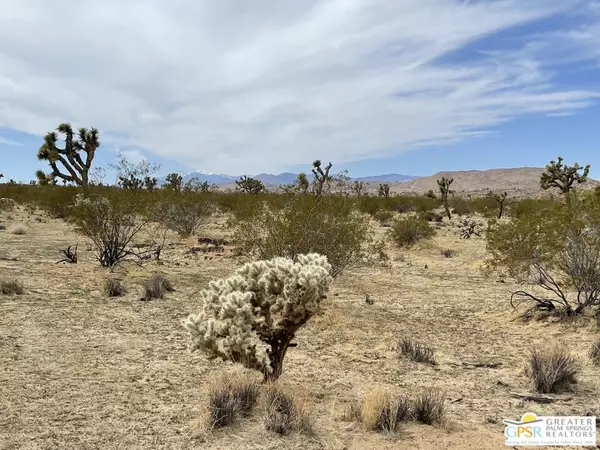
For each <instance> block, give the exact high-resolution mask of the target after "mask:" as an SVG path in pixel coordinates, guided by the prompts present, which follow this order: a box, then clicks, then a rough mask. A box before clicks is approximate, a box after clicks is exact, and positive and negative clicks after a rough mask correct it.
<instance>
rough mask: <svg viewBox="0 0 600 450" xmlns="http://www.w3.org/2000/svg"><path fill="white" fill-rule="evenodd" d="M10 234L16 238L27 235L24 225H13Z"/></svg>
mask: <svg viewBox="0 0 600 450" xmlns="http://www.w3.org/2000/svg"><path fill="white" fill-rule="evenodd" d="M10 232H11V233H12V234H15V235H17V236H23V235H25V234H27V228H26V227H25V225H15V226H14V227H12V228H11V229H10Z"/></svg>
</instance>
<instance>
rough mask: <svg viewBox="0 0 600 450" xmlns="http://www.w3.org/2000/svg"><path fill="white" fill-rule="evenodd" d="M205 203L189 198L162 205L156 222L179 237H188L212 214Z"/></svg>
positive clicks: (207, 203)
mask: <svg viewBox="0 0 600 450" xmlns="http://www.w3.org/2000/svg"><path fill="white" fill-rule="evenodd" d="M213 210H214V209H213V207H212V205H211V204H210V203H209V202H207V201H204V202H203V201H200V200H199V199H196V198H193V197H190V198H183V199H177V200H175V201H174V202H172V203H168V204H165V205H162V206H161V207H160V208H159V210H158V220H159V221H160V222H162V223H163V224H164V225H165V226H166V227H167V228H169V229H171V230H173V231H175V232H177V233H178V234H179V235H180V236H181V237H187V236H190V235H192V234H194V233H196V231H197V230H198V228H199V227H200V226H201V225H202V224H203V223H205V222H206V221H207V220H208V219H209V218H210V215H211V214H212V212H213Z"/></svg>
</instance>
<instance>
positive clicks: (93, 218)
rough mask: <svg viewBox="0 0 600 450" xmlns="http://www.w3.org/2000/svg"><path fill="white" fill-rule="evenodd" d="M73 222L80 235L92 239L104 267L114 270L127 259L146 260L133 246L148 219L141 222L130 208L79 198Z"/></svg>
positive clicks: (100, 198)
mask: <svg viewBox="0 0 600 450" xmlns="http://www.w3.org/2000/svg"><path fill="white" fill-rule="evenodd" d="M70 219H71V220H72V221H73V222H74V223H75V225H76V231H77V232H78V233H80V234H82V235H83V236H85V237H87V238H89V239H91V241H92V243H93V246H94V249H95V253H96V258H97V259H98V261H99V262H100V265H102V267H114V266H115V265H117V264H119V263H120V262H122V261H124V260H133V261H135V262H138V263H139V262H141V261H142V260H143V259H142V257H143V255H144V252H138V251H135V250H134V249H133V247H132V244H133V239H134V238H135V236H136V235H137V234H138V233H139V232H140V231H141V230H142V229H143V228H144V226H145V225H146V224H147V223H148V220H147V219H142V220H138V219H137V218H136V216H135V214H134V213H132V212H131V210H130V208H129V207H128V205H126V204H111V202H109V200H108V199H106V198H104V197H97V198H95V199H92V198H84V197H81V196H78V197H77V200H76V202H75V205H74V206H73V207H72V215H71V218H70Z"/></svg>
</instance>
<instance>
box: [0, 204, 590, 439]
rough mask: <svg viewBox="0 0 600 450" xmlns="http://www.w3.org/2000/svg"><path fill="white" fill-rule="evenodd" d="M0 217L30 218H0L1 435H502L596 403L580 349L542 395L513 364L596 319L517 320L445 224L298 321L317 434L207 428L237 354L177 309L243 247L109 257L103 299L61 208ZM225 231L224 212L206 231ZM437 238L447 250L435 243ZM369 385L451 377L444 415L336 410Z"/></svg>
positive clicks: (288, 371) (295, 352)
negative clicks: (385, 421)
mask: <svg viewBox="0 0 600 450" xmlns="http://www.w3.org/2000/svg"><path fill="white" fill-rule="evenodd" d="M0 221H1V223H2V224H3V225H5V226H7V227H8V228H9V230H10V228H11V226H14V225H16V224H25V226H26V228H27V233H26V234H25V235H20V236H19V235H13V234H11V233H10V231H9V230H6V231H0V258H2V259H0V277H2V278H18V279H20V280H22V281H23V282H24V284H25V288H26V294H25V295H22V296H12V297H11V296H0V361H1V365H0V449H6V450H8V449H61V450H62V449H78V450H81V449H99V448H102V449H190V448H198V449H292V448H298V449H299V448H303V449H304V448H307V449H433V448H436V449H440V448H453V449H467V448H472V449H496V448H497V449H502V448H506V447H505V446H504V436H503V430H504V427H503V425H502V419H503V418H511V419H518V418H520V417H521V415H522V414H523V413H525V412H527V411H532V412H535V413H537V414H538V415H540V414H544V415H551V414H557V415H567V414H569V415H583V414H586V413H592V414H595V415H599V416H600V397H599V395H598V394H599V383H600V376H599V375H598V369H597V368H594V367H593V366H591V365H589V364H588V365H586V366H585V367H584V369H583V371H582V373H581V376H580V377H579V378H580V381H579V383H578V384H577V387H576V389H575V391H574V392H571V393H567V394H561V395H557V396H555V397H556V401H555V402H554V403H552V404H547V405H540V404H537V403H531V402H525V401H522V400H519V399H516V398H513V397H512V396H511V393H512V392H519V393H526V392H529V386H528V380H527V378H526V377H525V376H524V374H523V370H522V367H523V361H524V358H525V356H526V355H527V352H528V350H529V349H530V348H531V347H532V346H533V345H537V344H543V343H547V342H551V341H560V342H564V343H565V344H566V345H568V346H569V347H570V348H571V349H572V350H573V351H574V352H576V353H578V354H580V355H581V356H582V357H583V356H584V355H585V353H586V351H587V349H588V347H589V345H590V344H591V343H592V342H593V341H594V339H595V338H596V337H597V331H596V330H594V329H593V328H592V327H591V326H578V327H574V326H565V325H560V324H555V323H544V322H535V323H529V324H523V323H521V322H518V321H515V320H514V319H515V315H514V314H513V313H512V312H511V308H510V306H509V304H508V291H509V290H510V289H513V288H514V287H515V286H512V285H511V284H509V283H499V282H497V281H498V280H497V279H496V278H488V277H485V276H483V275H482V274H481V272H480V270H479V268H480V266H481V264H482V262H483V260H484V258H485V244H484V240H483V239H482V238H477V237H474V238H473V239H470V240H461V239H459V236H458V230H457V229H456V228H454V227H445V228H443V229H441V230H440V231H439V233H438V236H437V237H436V238H435V239H434V240H433V241H432V242H431V243H428V244H425V245H422V246H419V247H417V248H415V249H412V250H410V251H402V252H401V251H397V250H393V249H389V253H390V256H391V257H392V259H391V264H390V267H387V268H383V267H374V268H367V269H360V270H354V271H351V272H348V273H347V274H345V275H344V276H342V277H341V278H339V279H337V280H336V281H335V282H334V284H333V286H332V289H331V295H330V296H329V299H328V300H327V301H326V302H325V305H324V311H323V313H322V314H321V315H319V316H318V317H316V318H314V319H313V320H312V321H311V322H309V324H308V325H307V326H306V327H305V328H304V329H302V330H301V332H300V333H299V335H298V337H297V339H296V341H297V342H298V347H296V348H293V349H291V350H290V351H289V352H288V356H287V358H286V361H285V368H284V375H283V377H282V378H283V380H284V381H286V382H288V383H290V384H293V385H300V386H302V387H303V388H304V389H306V390H308V391H309V392H310V394H311V402H312V406H313V418H314V423H315V432H314V435H312V436H304V435H302V434H296V435H292V436H288V437H279V436H277V435H274V434H272V433H269V432H267V431H265V430H264V428H263V425H262V422H261V419H260V417H258V416H256V417H254V418H251V419H247V420H245V421H242V422H240V423H239V424H237V425H235V426H233V427H231V428H226V429H223V430H220V431H218V432H215V433H213V434H212V435H210V436H208V438H204V439H202V438H199V437H198V433H196V432H195V424H196V423H197V420H198V417H199V415H200V411H201V409H202V406H203V404H204V401H205V397H204V396H205V392H206V386H207V383H208V382H209V380H210V379H211V377H214V376H216V375H218V374H219V373H222V372H223V371H225V370H231V369H232V366H231V365H230V364H227V363H222V362H208V361H207V360H206V359H205V358H204V357H203V355H201V354H198V353H194V354H192V353H190V352H189V351H188V350H187V337H186V334H185V331H184V329H183V328H182V326H181V325H180V323H181V320H182V319H184V318H185V317H186V316H187V315H188V314H189V313H191V312H195V311H196V310H198V309H199V307H200V303H199V300H198V295H197V292H198V290H200V289H202V288H203V287H204V286H205V285H206V283H207V282H208V281H209V280H210V279H212V278H217V277H223V276H227V275H228V274H229V273H230V272H231V271H232V270H234V269H235V268H236V267H237V266H239V265H241V264H242V261H241V260H239V259H236V258H234V257H233V256H231V253H230V251H229V250H228V251H227V252H226V253H224V254H223V255H219V256H213V257H211V258H210V259H208V258H204V256H195V255H189V254H186V251H187V250H188V249H189V247H190V246H192V245H193V244H194V239H189V240H186V241H180V240H179V239H177V238H176V237H175V236H172V237H171V239H170V243H171V245H169V246H168V247H167V249H166V250H165V251H164V252H163V256H162V262H160V263H157V262H151V263H148V264H146V265H144V266H143V267H141V268H140V267H137V266H133V265H130V266H127V267H126V268H124V269H120V270H119V271H117V272H118V273H119V274H120V275H121V276H122V277H123V279H124V280H125V282H126V285H127V287H128V294H127V295H126V296H124V297H122V298H119V299H109V298H107V297H106V296H105V295H104V293H103V292H102V291H103V284H104V280H105V279H106V276H107V272H106V271H105V270H103V269H101V268H100V266H99V264H98V263H97V262H96V261H95V260H94V259H93V254H92V252H91V251H86V241H85V239H84V238H82V237H80V236H77V235H76V234H75V233H74V232H73V231H72V230H71V229H70V227H69V226H68V225H66V224H65V223H64V222H62V221H60V220H53V219H49V218H47V217H45V216H44V215H42V214H40V213H34V214H32V213H28V212H26V211H25V210H23V209H22V208H21V209H19V210H18V211H15V212H12V213H7V212H0ZM384 232H385V229H384V228H381V227H380V228H379V229H378V230H377V233H379V234H382V233H384ZM223 233H225V230H224V229H223V228H222V225H220V224H212V225H211V226H210V227H209V230H208V231H206V232H203V234H207V235H211V236H219V235H223ZM75 243H78V244H79V254H80V261H79V263H78V264H76V265H73V264H55V262H56V261H57V260H58V259H60V256H59V252H58V250H59V249H61V248H66V247H67V246H68V245H70V244H75ZM441 248H451V249H454V250H456V252H457V253H456V256H454V257H453V258H445V257H443V256H442V255H441V254H440V249H441ZM14 258H16V260H14ZM425 266H427V267H425ZM157 270H159V271H162V272H164V273H165V274H167V275H168V277H169V278H170V279H171V280H172V281H173V283H174V285H175V288H176V292H173V293H171V294H168V295H167V297H166V298H165V299H163V300H157V301H151V302H141V301H139V299H140V297H141V294H140V292H141V288H140V284H141V282H142V281H143V280H144V279H146V278H147V277H149V276H150V275H151V274H152V273H154V272H155V271H157ZM365 294H369V295H370V297H371V298H372V299H373V300H374V305H367V304H366V303H365ZM402 336H408V337H412V338H414V339H417V340H420V341H423V342H425V343H427V344H429V345H431V346H433V347H434V348H435V349H436V352H437V358H438V361H439V364H438V365H437V366H428V365H422V364H417V363H414V362H410V361H408V360H405V359H400V358H398V355H397V353H396V345H397V342H398V339H399V338H400V337H402ZM474 363H496V364H498V366H497V367H496V368H476V367H474V366H473V364H474ZM376 386H383V387H386V388H390V389H393V390H395V391H397V392H411V391H414V390H416V389H420V388H427V387H432V388H434V387H435V388H442V389H445V390H446V392H447V399H448V400H447V409H448V419H449V422H448V424H446V425H445V426H443V427H432V426H427V425H416V424H409V425H406V426H404V427H403V428H402V430H401V431H400V432H399V433H396V434H395V435H391V436H390V435H383V434H379V433H375V432H371V431H367V430H365V429H363V428H362V426H361V425H359V424H354V423H349V422H346V421H343V420H342V415H343V412H344V410H345V409H346V408H347V405H348V404H349V403H350V402H351V401H352V400H353V399H355V398H360V396H361V395H362V394H363V393H364V392H366V391H368V390H370V389H373V388H374V387H376Z"/></svg>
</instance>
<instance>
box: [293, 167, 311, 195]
mask: <svg viewBox="0 0 600 450" xmlns="http://www.w3.org/2000/svg"><path fill="white" fill-rule="evenodd" d="M296 187H297V188H298V190H299V191H300V192H301V193H302V194H306V193H307V192H308V188H309V187H310V183H309V181H308V177H307V176H306V174H305V173H304V172H300V173H299V174H298V177H297V178H296Z"/></svg>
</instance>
